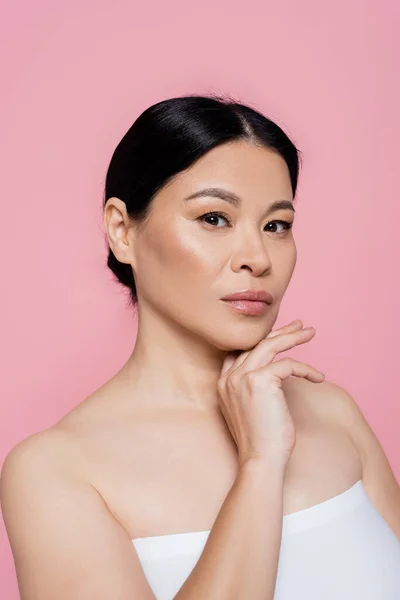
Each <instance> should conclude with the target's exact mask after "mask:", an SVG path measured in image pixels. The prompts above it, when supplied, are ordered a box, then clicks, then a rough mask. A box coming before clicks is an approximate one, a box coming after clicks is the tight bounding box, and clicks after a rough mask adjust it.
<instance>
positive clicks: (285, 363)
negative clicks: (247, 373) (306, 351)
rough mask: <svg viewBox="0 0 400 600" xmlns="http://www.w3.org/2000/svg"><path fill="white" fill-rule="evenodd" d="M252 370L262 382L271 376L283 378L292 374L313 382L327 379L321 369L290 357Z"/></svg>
mask: <svg viewBox="0 0 400 600" xmlns="http://www.w3.org/2000/svg"><path fill="white" fill-rule="evenodd" d="M252 372H253V373H254V374H255V375H257V376H258V377H259V378H260V381H261V383H263V381H265V380H266V379H269V378H271V377H278V378H279V379H281V380H283V379H287V378H288V377H291V376H294V377H302V378H304V379H308V380H309V381H312V382H313V383H322V382H323V381H324V379H325V374H324V373H322V371H319V370H318V369H316V368H315V367H313V366H312V365H310V364H308V363H304V362H300V361H298V360H294V359H293V358H289V357H286V358H282V359H280V360H276V361H275V362H273V363H270V364H269V365H265V366H263V367H260V368H259V369H255V370H254V371H252Z"/></svg>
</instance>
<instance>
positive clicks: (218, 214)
mask: <svg viewBox="0 0 400 600" xmlns="http://www.w3.org/2000/svg"><path fill="white" fill-rule="evenodd" d="M205 219H209V220H210V221H211V220H212V221H213V223H210V222H208V223H207V225H212V226H213V227H214V228H215V229H221V228H220V227H217V226H216V225H215V223H216V222H218V219H224V220H225V221H228V216H227V215H225V214H223V213H221V212H209V213H205V214H204V215H201V217H199V221H202V222H205Z"/></svg>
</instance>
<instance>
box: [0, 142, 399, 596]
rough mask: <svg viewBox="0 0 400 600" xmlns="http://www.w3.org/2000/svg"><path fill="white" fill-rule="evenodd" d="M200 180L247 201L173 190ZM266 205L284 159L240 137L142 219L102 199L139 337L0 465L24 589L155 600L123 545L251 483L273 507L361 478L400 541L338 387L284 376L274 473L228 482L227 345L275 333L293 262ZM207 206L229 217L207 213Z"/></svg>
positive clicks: (391, 506) (208, 512)
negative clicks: (99, 382)
mask: <svg viewBox="0 0 400 600" xmlns="http://www.w3.org/2000/svg"><path fill="white" fill-rule="evenodd" d="M210 186H218V187H223V188H224V189H225V190H228V191H231V192H235V193H236V194H237V195H239V196H240V198H241V204H240V205H239V206H234V205H233V204H230V203H228V202H226V201H224V200H222V199H219V198H214V197H205V198H197V199H193V200H190V201H186V200H185V198H186V197H187V196H189V195H190V194H193V193H194V192H195V191H198V190H200V189H203V188H204V187H210ZM277 200H289V201H290V200H292V191H291V186H290V180H289V175H288V170H287V167H286V164H285V162H284V161H283V159H282V158H281V157H280V156H279V155H277V154H276V153H274V152H272V151H269V150H266V149H265V148H259V147H256V146H253V145H252V144H249V143H247V142H235V143H232V144H226V145H224V146H220V147H218V148H214V149H213V150H212V151H211V152H209V153H208V154H207V155H206V156H204V157H202V159H200V160H199V161H198V162H197V163H196V164H195V165H193V166H192V168H191V169H188V170H187V171H186V172H185V173H182V174H180V175H179V176H178V177H177V178H175V179H174V180H173V181H172V182H171V183H170V184H169V185H168V186H167V187H166V188H164V189H163V190H160V192H159V193H158V194H157V196H156V198H155V199H154V205H153V210H152V213H151V216H150V220H149V221H148V223H147V224H146V227H144V228H143V227H137V226H136V224H135V223H133V222H132V221H131V220H130V219H129V218H128V216H127V214H126V209H125V204H124V203H123V202H122V201H121V200H120V199H118V198H110V199H108V201H107V206H106V210H105V214H104V225H105V230H106V232H107V236H108V240H109V244H110V246H111V248H112V249H113V252H114V253H115V255H116V256H117V258H118V259H119V260H120V261H122V262H125V263H126V264H129V265H131V267H132V268H133V270H134V274H135V280H136V283H137V288H138V297H139V324H138V333H137V338H136V344H135V345H134V348H133V351H132V354H131V355H130V357H129V358H128V360H127V361H126V363H125V364H124V365H123V366H122V368H121V369H120V370H119V371H118V372H117V373H116V374H115V375H114V376H113V377H112V378H111V379H110V380H109V381H107V382H106V383H105V384H104V385H103V386H101V387H100V388H99V389H98V390H96V391H94V392H93V393H92V394H91V395H90V396H89V397H87V398H85V399H84V400H83V401H82V402H81V403H79V404H78V405H77V406H76V407H75V408H74V409H73V410H71V411H70V412H69V413H68V414H66V415H65V416H63V417H62V418H61V419H60V420H59V421H58V422H57V423H56V424H54V426H52V427H50V428H48V429H46V430H44V431H41V432H38V433H36V434H33V435H32V436H30V437H29V438H26V439H25V440H23V441H22V442H20V443H19V444H18V445H17V446H15V448H13V449H12V451H11V452H10V453H9V455H8V456H7V458H6V460H5V462H4V464H3V468H2V474H1V480H0V500H1V506H2V511H3V517H4V520H5V524H6V527H7V532H8V535H9V538H10V543H11V547H12V550H13V555H14V560H15V564H16V571H17V577H18V582H19V586H20V593H21V599H22V600H47V599H50V598H51V599H52V600H53V598H57V599H58V600H66V599H67V598H68V600H70V598H75V600H83V599H85V600H90V599H91V598H96V600H109V599H110V598H118V599H119V600H133V599H134V598H140V600H150V599H152V598H154V596H153V594H152V592H151V590H150V588H149V585H148V583H147V581H146V579H145V577H144V574H143V571H142V568H141V565H140V562H139V560H138V557H137V554H136V552H135V549H134V547H133V545H132V542H131V540H132V539H133V538H136V537H147V536H152V535H161V534H169V533H179V532H189V531H204V530H209V529H211V528H213V526H214V524H215V522H216V518H217V515H219V514H220V511H221V507H222V506H223V505H224V506H225V507H226V506H227V505H225V504H224V503H226V499H227V498H228V495H229V494H230V492H231V490H233V492H232V494H231V496H230V498H231V497H232V495H234V502H233V504H232V505H231V506H233V507H234V508H236V509H239V508H240V507H244V510H243V513H242V514H244V515H245V514H246V508H247V506H248V505H250V504H252V500H253V499H254V498H253V495H254V490H258V492H259V493H258V495H257V497H261V495H265V494H267V491H265V489H264V487H263V486H265V481H266V482H267V483H268V488H269V489H270V490H271V489H273V490H275V495H274V496H273V497H272V496H268V497H269V502H270V509H271V511H273V512H274V514H277V513H278V512H279V510H280V508H279V506H281V509H282V512H283V514H289V513H291V512H295V511H297V510H301V509H303V508H306V507H308V506H312V505H314V504H317V503H319V502H322V501H323V500H326V499H328V498H330V497H332V496H335V495H337V494H339V493H341V492H343V491H344V490H346V489H348V488H349V487H351V486H352V485H353V484H354V483H355V482H356V481H357V480H358V479H360V478H362V480H363V483H364V486H365V488H366V491H367V493H368V494H369V496H370V497H371V499H372V501H373V502H374V503H375V505H376V506H377V508H378V510H380V512H381V513H382V515H383V516H384V518H385V519H386V520H387V522H388V523H389V524H390V526H391V527H392V529H393V530H394V531H395V533H396V535H397V536H398V537H399V539H400V490H399V486H398V484H397V482H396V479H395V477H394V475H393V473H392V471H391V468H390V465H389V463H388V461H387V459H386V456H385V454H384V452H383V450H382V447H381V446H380V444H379V442H378V440H377V439H376V436H375V435H374V433H373V431H372V430H371V428H370V427H369V425H368V423H367V422H366V420H365V419H364V417H363V415H362V413H361V411H360V410H359V408H358V406H357V404H356V402H355V401H354V400H353V398H352V397H351V396H350V395H349V394H348V393H347V392H346V391H345V390H344V389H342V388H341V387H340V386H338V385H336V384H334V383H332V382H328V381H323V382H322V383H316V382H315V381H310V380H307V379H306V378H305V377H304V376H301V377H296V376H295V377H288V378H287V379H285V380H284V381H283V382H282V390H283V391H284V396H285V400H286V402H287V408H288V411H289V412H290V418H291V420H292V422H293V424H294V426H295V438H296V439H295V445H294V447H293V451H292V452H291V455H290V458H289V460H288V462H287V465H286V469H285V472H284V478H283V479H281V471H275V470H274V469H273V468H272V467H270V465H269V466H268V469H267V470H265V471H264V472H263V476H262V477H260V475H257V474H254V472H252V474H251V475H246V477H245V478H239V466H240V463H239V459H238V446H237V443H236V441H235V440H234V439H233V437H232V434H231V431H230V430H229V426H228V424H227V421H226V420H225V417H224V416H223V415H222V413H221V410H220V395H219V392H218V381H219V379H220V376H221V372H222V368H223V364H224V361H225V360H227V362H228V363H229V360H230V359H228V355H229V356H231V357H232V358H235V360H236V358H238V356H240V358H239V362H240V361H241V360H244V359H245V358H246V356H247V357H249V358H250V356H252V351H253V350H254V351H255V349H256V347H257V346H258V345H259V346H258V347H259V348H262V347H263V346H264V344H262V343H260V342H261V341H262V340H263V339H264V338H266V337H267V336H271V334H274V332H273V331H272V330H273V327H274V324H275V322H276V319H277V317H278V314H279V308H280V304H281V301H282V299H283V297H284V294H285V292H286V290H287V287H288V285H289V283H290V280H291V277H292V273H293V270H294V268H295V264H296V256H297V255H296V246H295V242H294V234H293V229H291V230H287V231H286V230H284V229H283V227H282V225H280V224H278V223H276V221H275V220H277V219H282V220H285V221H288V222H291V221H292V222H293V221H294V214H293V211H291V210H290V209H284V210H282V209H280V210H276V211H274V212H271V213H270V214H267V212H268V210H269V208H270V207H271V206H272V203H274V202H276V201H277ZM215 211H218V212H221V213H224V214H225V216H226V218H224V217H222V216H218V217H217V218H215V217H210V216H205V215H206V213H208V212H215ZM252 287H255V288H258V289H266V290H268V291H269V292H271V293H272V295H273V297H274V302H273V304H272V305H271V306H270V308H269V310H268V311H267V312H266V313H265V314H264V315H262V316H258V317H253V316H246V315H241V314H238V313H236V312H235V311H233V310H232V309H231V307H228V306H227V305H226V304H225V303H224V302H222V300H221V298H222V297H223V296H225V295H227V294H230V293H233V292H235V291H240V290H242V289H245V288H252ZM295 316H297V315H295ZM300 326H301V327H302V324H300ZM276 335H281V333H279V332H278V331H277V332H276ZM272 337H273V335H272ZM309 341H311V340H309ZM265 349H266V350H267V346H265ZM246 352H248V354H246ZM257 352H258V350H257ZM230 353H233V354H232V355H231V354H230ZM254 353H255V352H254ZM259 358H260V360H261V361H262V358H263V357H261V356H260V357H259ZM264 358H265V360H266V361H268V360H269V357H268V356H267V354H266V355H265V357H264ZM257 364H258V365H259V363H257ZM315 367H317V368H322V365H315ZM315 367H314V368H315ZM259 368H263V367H259ZM54 401H55V402H57V398H55V399H54ZM290 423H291V422H290ZM238 433H240V430H239V431H238ZM290 441H291V443H292V442H293V439H291V440H290ZM289 447H290V444H289ZM263 464H264V463H263ZM256 473H259V470H258V471H257V472H256ZM322 475H323V476H322ZM238 481H239V483H237V482H238ZM261 490H263V491H261ZM160 498H162V500H163V501H162V503H160V502H159V499H160ZM238 499H239V502H235V500H238ZM262 499H263V500H265V498H262ZM247 503H249V504H247ZM281 503H282V505H281ZM228 511H229V508H228ZM247 514H248V510H247ZM237 522H238V523H239V524H240V523H241V521H240V520H238V521H237ZM225 523H226V524H229V523H232V519H227V520H226V521H225ZM276 523H277V528H278V529H276V535H278V531H279V520H277V521H276ZM250 531H252V529H251V530H250ZM210 537H211V536H210ZM264 543H268V540H266V539H264ZM204 556H205V553H204ZM200 560H201V559H200ZM199 563H200V561H199ZM189 579H190V578H189Z"/></svg>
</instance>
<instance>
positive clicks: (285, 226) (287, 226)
mask: <svg viewBox="0 0 400 600" xmlns="http://www.w3.org/2000/svg"><path fill="white" fill-rule="evenodd" d="M275 223H279V225H282V226H283V231H271V230H269V233H276V234H278V235H279V234H281V233H285V232H286V231H288V230H289V229H291V228H292V227H293V223H291V222H290V221H281V220H275V221H270V222H269V223H267V225H266V227H269V226H270V225H275Z"/></svg>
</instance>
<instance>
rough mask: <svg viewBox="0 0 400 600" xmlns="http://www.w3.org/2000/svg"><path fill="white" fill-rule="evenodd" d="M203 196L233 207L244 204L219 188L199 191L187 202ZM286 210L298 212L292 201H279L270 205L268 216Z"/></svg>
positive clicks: (230, 193)
mask: <svg viewBox="0 0 400 600" xmlns="http://www.w3.org/2000/svg"><path fill="white" fill-rule="evenodd" d="M202 196H212V197H214V198H221V200H225V201H226V202H229V203H230V204H233V206H237V207H238V206H240V205H241V204H242V199H241V198H240V196H238V195H237V194H235V193H234V192H228V190H224V189H222V188H217V187H211V188H205V189H203V190H199V191H198V192H195V193H194V194H191V195H190V196H187V197H186V198H185V201H187V200H193V199H194V198H200V197H202ZM285 209H289V210H292V211H293V212H296V211H295V208H294V206H293V203H292V202H291V201H290V200H277V201H276V202H273V203H272V204H270V205H269V207H268V210H267V213H266V214H267V215H269V214H270V213H272V212H275V211H276V210H285Z"/></svg>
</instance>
